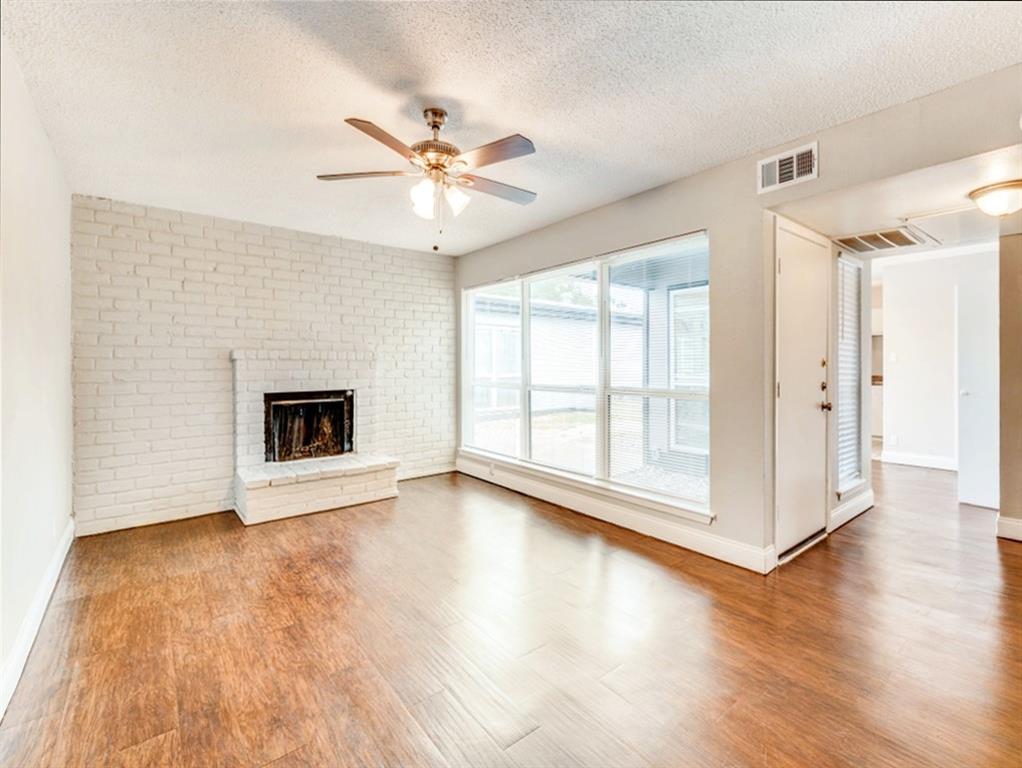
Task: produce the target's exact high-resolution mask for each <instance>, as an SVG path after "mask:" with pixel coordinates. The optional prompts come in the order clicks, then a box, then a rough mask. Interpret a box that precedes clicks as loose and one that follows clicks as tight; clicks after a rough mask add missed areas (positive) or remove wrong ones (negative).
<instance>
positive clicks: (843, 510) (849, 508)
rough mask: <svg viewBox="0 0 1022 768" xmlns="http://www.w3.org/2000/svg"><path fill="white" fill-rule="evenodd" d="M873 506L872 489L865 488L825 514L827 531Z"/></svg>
mask: <svg viewBox="0 0 1022 768" xmlns="http://www.w3.org/2000/svg"><path fill="white" fill-rule="evenodd" d="M872 506H873V489H872V488H867V489H866V490H865V491H864V492H863V493H860V494H858V495H856V496H854V497H852V498H850V499H848V500H847V501H844V502H842V503H840V504H838V505H837V506H836V507H834V509H832V510H831V511H830V514H829V515H828V516H827V533H830V532H831V531H836V530H837V529H838V528H840V527H841V526H842V525H844V524H845V523H847V522H848V521H849V520H852V519H854V518H855V517H858V516H859V515H861V514H862V513H863V512H865V511H866V510H867V509H870V508H871V507H872Z"/></svg>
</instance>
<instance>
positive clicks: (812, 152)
mask: <svg viewBox="0 0 1022 768" xmlns="http://www.w3.org/2000/svg"><path fill="white" fill-rule="evenodd" d="M819 166H820V145H819V142H816V141H814V142H813V143H812V144H806V145H805V146H804V147H798V148H797V149H789V150H788V151H787V152H782V153H781V154H779V155H774V156H773V157H768V158H765V159H764V160H760V161H759V162H758V163H757V164H756V192H757V193H759V194H763V193H764V192H773V191H774V190H775V189H780V188H781V187H788V186H791V185H792V184H798V183H799V182H800V181H809V180H810V179H815V178H816V177H817V175H818V171H819Z"/></svg>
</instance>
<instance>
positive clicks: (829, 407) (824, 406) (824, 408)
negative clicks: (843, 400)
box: [820, 403, 834, 411]
mask: <svg viewBox="0 0 1022 768" xmlns="http://www.w3.org/2000/svg"><path fill="white" fill-rule="evenodd" d="M820 410H821V411H832V410H834V404H833V403H820Z"/></svg>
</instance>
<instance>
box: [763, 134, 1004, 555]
mask: <svg viewBox="0 0 1022 768" xmlns="http://www.w3.org/2000/svg"><path fill="white" fill-rule="evenodd" d="M1018 177H1022V145H1015V146H1012V147H1006V148H1004V149H1002V150H997V151H994V152H989V153H985V154H983V155H978V156H975V157H970V158H965V159H963V160H959V161H955V162H953V163H948V164H944V165H940V166H934V167H932V168H927V169H923V170H920V171H914V172H911V173H907V174H903V175H900V176H896V177H891V178H889V179H884V180H882V181H878V182H872V183H869V184H865V185H861V186H858V187H852V188H848V189H844V190H838V191H835V192H830V193H824V194H821V195H817V196H815V197H812V198H808V199H805V200H800V201H794V202H791V203H787V204H784V205H782V206H779V207H778V208H777V209H775V210H774V211H773V212H772V213H773V214H774V216H775V225H774V226H775V233H774V234H775V236H774V249H775V259H776V261H777V262H778V263H777V267H778V271H777V274H776V283H775V303H776V307H777V316H776V323H775V341H776V360H775V372H776V377H777V381H776V386H777V393H776V394H777V401H776V404H775V449H776V453H775V455H776V460H775V483H774V492H775V519H774V541H775V548H776V550H777V551H778V552H779V553H780V556H779V561H780V562H782V563H783V562H785V561H786V560H787V559H790V558H791V557H794V556H796V555H798V554H801V552H803V551H805V549H807V548H808V547H809V546H812V545H813V544H815V543H817V542H818V541H820V540H821V539H823V538H824V537H825V536H826V535H827V533H829V532H831V531H833V530H835V529H836V528H838V527H840V526H842V525H844V524H845V523H847V522H849V521H850V520H851V519H853V518H855V517H856V516H858V515H859V514H860V513H862V512H864V511H865V510H867V509H869V508H871V507H872V506H873V505H874V503H878V504H879V503H886V502H889V501H891V500H892V499H893V498H894V497H895V495H897V494H898V493H904V492H905V489H911V491H910V492H911V493H912V494H914V495H915V497H916V498H925V497H927V495H928V494H935V495H938V496H940V498H942V499H946V500H948V502H949V503H950V504H952V506H953V513H954V514H957V515H959V516H961V517H962V518H963V519H964V518H966V517H970V516H971V518H973V519H977V520H982V521H983V522H982V524H983V525H987V524H988V523H989V527H990V529H991V537H992V536H993V530H994V528H995V526H996V525H997V524H996V523H995V522H994V521H995V519H996V515H997V508H998V506H999V504H1000V498H999V496H1000V480H999V475H1000V454H999V432H1000V415H999V410H1000V399H999V388H1000V386H999V385H1000V372H999V351H998V350H999V340H998V333H999V315H998V312H999V308H998V295H999V285H998V281H999V268H998V267H999V236H1000V232H999V221H998V219H997V218H996V217H991V216H988V215H986V214H984V213H982V212H981V211H979V210H978V209H977V208H976V207H975V205H973V204H972V203H971V201H970V200H969V199H968V197H967V195H968V192H969V191H971V190H972V189H975V188H977V187H981V186H983V185H985V184H989V183H993V182H995V181H1002V180H1005V179H1008V178H1018ZM796 228H797V229H798V231H799V232H800V234H801V235H802V236H803V238H807V239H813V240H814V242H816V243H817V244H818V246H819V247H818V248H817V250H816V255H815V259H814V261H813V263H814V266H813V270H815V271H816V272H817V273H818V274H824V272H826V275H827V281H826V283H825V284H822V287H821V283H820V280H819V279H817V280H816V282H815V283H814V284H812V285H810V282H812V281H808V282H807V280H806V278H805V276H804V275H800V276H798V277H795V276H792V275H790V273H789V274H786V269H785V267H786V265H785V264H784V262H785V261H787V260H790V259H791V258H792V256H791V254H792V253H793V252H794V251H793V245H792V243H791V242H788V241H786V239H785V236H784V234H783V233H784V232H785V231H792V230H795V229H796ZM824 244H826V247H824ZM822 263H825V265H826V266H825V267H823V266H821V264H822ZM821 292H825V296H826V298H827V301H826V304H825V307H826V308H825V309H821V308H820V307H821V303H820V293H821ZM811 307H815V309H812V308H811ZM807 312H811V314H812V315H813V316H812V317H808V316H806V317H800V315H805V314H806V313H807ZM821 331H822V335H824V336H825V339H826V341H825V355H824V356H822V357H821V360H820V364H819V366H813V365H812V364H811V363H810V356H808V355H803V357H804V358H805V359H804V360H802V361H801V363H800V364H796V365H792V364H791V362H790V361H791V360H792V356H793V355H795V354H797V353H798V350H800V349H802V350H804V349H805V348H806V347H807V346H809V347H813V348H814V349H818V348H819V345H820V336H821ZM821 369H822V370H821ZM814 386H815V387H818V389H817V390H815V391H814V390H813V387H814ZM800 390H801V391H800ZM793 396H794V397H796V398H799V399H798V400H796V401H793V400H792V397H793ZM814 409H815V410H816V413H815V414H814V415H821V414H822V416H823V417H824V419H823V423H822V424H821V423H820V420H819V419H817V420H816V421H815V422H813V421H812V420H811V419H810V418H809V417H810V413H811V412H813V410H814ZM821 434H822V435H824V437H823V440H824V445H825V446H826V447H825V449H824V450H819V449H814V448H813V446H814V445H818V444H819V442H820V439H821ZM892 478H894V479H895V480H894V481H892V480H891V479H892ZM895 488H898V489H901V491H897V490H895ZM821 489H822V490H821ZM884 494H886V496H884ZM821 497H822V501H817V500H819V499H821ZM920 512H921V514H924V513H923V512H922V511H920ZM949 514H950V513H949ZM987 518H989V520H987ZM919 524H920V525H925V518H922V519H921V520H920V521H919Z"/></svg>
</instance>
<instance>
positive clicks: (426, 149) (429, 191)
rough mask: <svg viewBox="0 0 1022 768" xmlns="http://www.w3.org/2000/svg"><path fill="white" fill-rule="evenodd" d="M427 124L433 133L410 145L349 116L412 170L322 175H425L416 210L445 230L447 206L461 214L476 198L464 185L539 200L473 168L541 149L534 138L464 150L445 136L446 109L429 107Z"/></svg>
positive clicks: (415, 194)
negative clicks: (443, 131)
mask: <svg viewBox="0 0 1022 768" xmlns="http://www.w3.org/2000/svg"><path fill="white" fill-rule="evenodd" d="M422 116H423V117H424V118H425V120H426V125H427V126H429V127H430V128H431V129H432V130H433V138H432V139H426V140H425V141H417V142H416V143H414V144H412V145H411V146H410V147H409V146H407V145H406V144H404V143H403V142H402V141H400V140H398V139H396V138H394V137H393V136H391V135H390V134H389V133H387V132H386V131H385V130H383V129H382V128H380V127H379V126H378V125H376V124H374V123H370V122H369V121H368V120H360V119H358V118H355V117H349V118H348V119H347V120H345V121H344V122H346V123H347V124H348V125H350V126H351V127H352V128H357V129H358V130H360V131H362V133H364V134H366V135H367V136H369V137H370V138H373V139H376V140H377V141H378V142H380V143H381V144H383V145H384V146H385V147H388V148H390V149H392V150H394V151H395V152H397V153H398V154H399V155H401V157H403V158H404V159H405V160H407V161H408V162H409V163H411V165H412V166H413V168H412V170H408V171H363V172H360V173H324V174H321V175H319V176H317V177H316V178H317V179H320V180H321V181H342V180H344V179H372V178H379V177H384V176H421V177H423V179H422V181H420V182H419V183H418V184H416V185H415V186H414V187H412V190H411V198H412V210H413V211H414V212H415V214H416V215H418V216H421V217H422V218H424V219H431V220H435V221H436V222H437V226H438V229H440V231H442V228H443V218H444V214H445V208H449V209H450V211H451V213H453V214H454V215H455V216H457V215H458V214H460V213H461V212H462V211H463V210H465V206H467V205H468V203H469V201H470V200H471V197H470V196H469V195H466V194H465V192H464V191H463V190H465V189H468V190H475V191H477V192H483V193H484V194H487V195H494V196H495V197H499V198H502V199H504V200H510V201H511V202H512V203H518V204H519V205H526V204H528V203H531V202H532V201H533V200H535V199H536V193H535V192H530V191H529V190H527V189H521V188H519V187H513V186H511V185H510V184H502V183H501V182H499V181H494V180H493V179H487V178H484V177H482V176H476V175H475V174H473V173H467V171H472V170H475V169H476V168H482V167H483V166H486V165H493V164H494V163H500V162H503V161H504V160H512V159H514V158H516V157H522V156H523V155H531V154H532V153H533V152H535V151H536V148H535V147H534V146H533V144H532V142H531V141H529V140H528V139H527V138H525V137H524V136H522V135H521V134H519V133H516V134H514V135H512V136H508V137H506V138H503V139H500V140H498V141H493V142H490V143H489V144H484V145H483V146H481V147H476V148H475V149H470V150H469V151H468V152H462V151H461V150H460V149H458V148H457V147H456V146H454V145H453V144H451V143H449V142H446V141H441V140H440V129H441V128H443V127H444V124H445V123H446V122H447V112H446V110H443V109H440V108H439V107H428V108H427V109H425V110H424V111H423V113H422Z"/></svg>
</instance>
